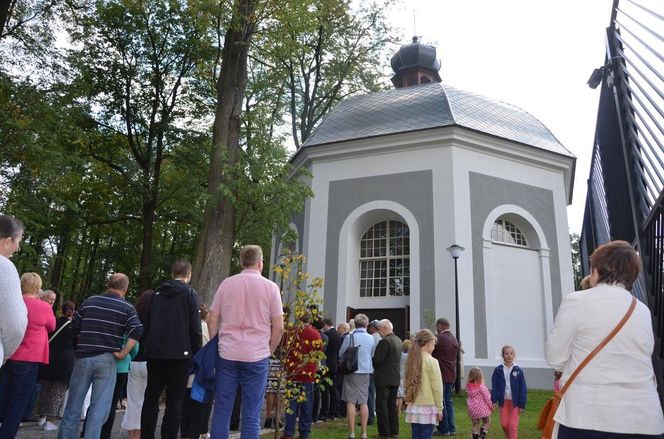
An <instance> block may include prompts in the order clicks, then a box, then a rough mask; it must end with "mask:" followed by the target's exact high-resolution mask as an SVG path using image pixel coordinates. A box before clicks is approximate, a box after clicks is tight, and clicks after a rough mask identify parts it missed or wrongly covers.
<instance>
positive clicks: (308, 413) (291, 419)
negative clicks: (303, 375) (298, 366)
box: [284, 383, 314, 439]
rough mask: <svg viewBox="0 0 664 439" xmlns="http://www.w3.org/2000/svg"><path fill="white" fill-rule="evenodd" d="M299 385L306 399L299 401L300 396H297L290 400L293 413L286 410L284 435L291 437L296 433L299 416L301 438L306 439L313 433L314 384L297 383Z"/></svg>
mask: <svg viewBox="0 0 664 439" xmlns="http://www.w3.org/2000/svg"><path fill="white" fill-rule="evenodd" d="M297 386H298V387H299V388H300V391H301V392H304V394H305V396H306V400H304V401H303V402H297V399H298V397H297V396H296V397H295V398H293V400H291V401H290V402H289V404H290V412H291V413H288V412H286V425H285V426H284V435H285V436H291V437H292V436H294V435H295V418H297V417H299V418H300V422H299V425H298V430H299V432H300V438H302V439H306V438H308V437H309V435H310V434H311V421H312V416H313V407H314V401H313V399H314V384H313V383H297Z"/></svg>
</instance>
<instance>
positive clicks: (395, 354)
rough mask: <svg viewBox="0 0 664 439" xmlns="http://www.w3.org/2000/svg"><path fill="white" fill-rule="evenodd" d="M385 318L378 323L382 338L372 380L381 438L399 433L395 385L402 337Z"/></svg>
mask: <svg viewBox="0 0 664 439" xmlns="http://www.w3.org/2000/svg"><path fill="white" fill-rule="evenodd" d="M393 330H394V328H393V326H392V322H390V321H389V320H387V319H384V320H381V321H380V322H379V323H378V331H379V332H380V335H381V339H380V341H379V342H378V346H376V351H375V352H374V355H373V367H374V381H375V383H376V418H377V420H378V434H379V435H380V437H381V438H396V437H399V412H397V389H398V388H399V381H400V371H399V363H400V360H401V348H402V343H401V339H400V338H399V337H397V336H396V335H395V334H394V332H392V331H393Z"/></svg>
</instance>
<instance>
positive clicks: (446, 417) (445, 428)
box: [438, 383, 456, 434]
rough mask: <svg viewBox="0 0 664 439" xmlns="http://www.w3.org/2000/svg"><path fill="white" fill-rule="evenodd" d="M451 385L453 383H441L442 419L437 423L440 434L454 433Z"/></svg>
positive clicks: (452, 385)
mask: <svg viewBox="0 0 664 439" xmlns="http://www.w3.org/2000/svg"><path fill="white" fill-rule="evenodd" d="M453 387H454V383H443V420H442V421H440V422H439V423H438V432H439V433H442V434H447V433H456V425H455V423H454V404H453V403H452V388H453Z"/></svg>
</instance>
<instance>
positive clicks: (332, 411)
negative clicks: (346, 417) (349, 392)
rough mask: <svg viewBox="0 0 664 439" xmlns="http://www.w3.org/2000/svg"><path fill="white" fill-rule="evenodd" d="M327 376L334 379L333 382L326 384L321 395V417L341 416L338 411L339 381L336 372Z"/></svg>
mask: <svg viewBox="0 0 664 439" xmlns="http://www.w3.org/2000/svg"><path fill="white" fill-rule="evenodd" d="M327 378H329V379H330V380H332V384H327V383H326V384H325V389H324V390H323V393H322V395H321V399H322V402H321V409H320V410H321V413H320V417H321V418H323V419H331V418H337V417H339V414H338V413H337V412H338V410H337V408H338V407H337V382H336V376H335V375H334V374H330V375H327Z"/></svg>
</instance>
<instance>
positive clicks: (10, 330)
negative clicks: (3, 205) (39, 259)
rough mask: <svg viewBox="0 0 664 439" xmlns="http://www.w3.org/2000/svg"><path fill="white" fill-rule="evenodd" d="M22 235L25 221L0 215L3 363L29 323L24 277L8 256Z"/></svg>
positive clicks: (0, 352) (0, 355) (0, 347)
mask: <svg viewBox="0 0 664 439" xmlns="http://www.w3.org/2000/svg"><path fill="white" fill-rule="evenodd" d="M22 239H23V224H22V223H21V221H19V220H18V219H16V218H14V217H12V216H9V215H0V297H2V302H0V340H1V341H2V342H1V343H0V364H4V363H5V361H6V360H7V359H8V358H9V357H11V356H12V355H13V354H14V351H16V349H17V348H18V346H19V345H20V344H21V341H22V340H23V335H24V334H25V328H26V327H27V325H28V310H27V308H26V307H25V303H24V302H23V295H22V294H21V280H20V278H19V277H18V271H16V267H15V266H14V264H13V263H12V261H10V260H9V258H11V257H12V255H13V254H14V252H16V251H17V250H18V249H19V246H20V244H21V240H22Z"/></svg>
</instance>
